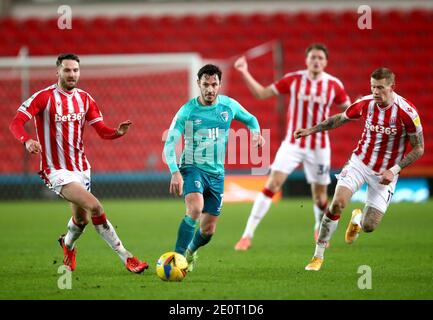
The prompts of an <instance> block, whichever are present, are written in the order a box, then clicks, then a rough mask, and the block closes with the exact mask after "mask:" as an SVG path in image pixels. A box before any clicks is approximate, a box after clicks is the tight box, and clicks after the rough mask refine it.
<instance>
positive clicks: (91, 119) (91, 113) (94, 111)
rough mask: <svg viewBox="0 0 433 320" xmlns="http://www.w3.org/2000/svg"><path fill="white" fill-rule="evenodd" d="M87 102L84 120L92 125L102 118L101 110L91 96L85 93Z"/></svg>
mask: <svg viewBox="0 0 433 320" xmlns="http://www.w3.org/2000/svg"><path fill="white" fill-rule="evenodd" d="M87 103H88V106H89V107H88V108H87V112H86V121H87V122H88V123H89V124H90V125H92V124H94V123H96V122H98V121H102V120H104V118H103V117H102V112H101V111H100V110H99V107H98V105H97V104H96V101H95V100H94V99H93V98H92V96H90V95H87Z"/></svg>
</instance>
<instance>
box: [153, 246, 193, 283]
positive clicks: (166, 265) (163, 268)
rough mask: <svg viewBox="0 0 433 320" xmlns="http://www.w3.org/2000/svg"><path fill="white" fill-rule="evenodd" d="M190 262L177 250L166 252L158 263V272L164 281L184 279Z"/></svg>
mask: <svg viewBox="0 0 433 320" xmlns="http://www.w3.org/2000/svg"><path fill="white" fill-rule="evenodd" d="M187 268H188V262H187V261H186V259H185V257H184V256H183V255H181V254H179V253H177V252H172V251H170V252H166V253H164V254H163V255H162V256H161V257H160V258H159V259H158V262H157V263H156V274H157V275H158V277H160V278H161V280H164V281H182V280H183V279H184V278H185V277H186V274H187V272H188V271H187Z"/></svg>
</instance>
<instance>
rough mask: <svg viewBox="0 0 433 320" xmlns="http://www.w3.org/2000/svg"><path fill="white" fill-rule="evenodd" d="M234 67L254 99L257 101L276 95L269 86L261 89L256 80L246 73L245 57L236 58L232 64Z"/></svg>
mask: <svg viewBox="0 0 433 320" xmlns="http://www.w3.org/2000/svg"><path fill="white" fill-rule="evenodd" d="M234 67H235V69H236V70H238V71H239V72H240V73H241V75H242V78H243V79H244V81H245V83H246V84H247V87H248V89H249V90H250V91H251V93H252V94H253V95H254V97H256V98H257V99H267V98H270V97H272V96H275V95H276V94H275V92H274V91H273V90H272V88H271V86H268V87H263V86H262V85H261V84H260V83H259V82H257V80H256V79H254V77H253V76H252V75H251V73H250V72H249V71H248V63H247V59H246V58H245V56H242V57H240V58H238V59H237V60H236V61H235V63H234Z"/></svg>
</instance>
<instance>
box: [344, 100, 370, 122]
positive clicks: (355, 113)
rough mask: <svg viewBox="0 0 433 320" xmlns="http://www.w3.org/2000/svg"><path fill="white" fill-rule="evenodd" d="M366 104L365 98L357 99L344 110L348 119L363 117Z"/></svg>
mask: <svg viewBox="0 0 433 320" xmlns="http://www.w3.org/2000/svg"><path fill="white" fill-rule="evenodd" d="M365 106H366V104H365V101H364V100H357V101H355V102H354V103H353V104H351V105H350V106H349V107H347V109H346V110H345V111H344V112H343V115H344V116H345V117H346V119H349V120H357V119H359V118H361V117H362V114H363V113H364V107H365Z"/></svg>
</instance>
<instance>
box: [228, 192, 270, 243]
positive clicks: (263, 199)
mask: <svg viewBox="0 0 433 320" xmlns="http://www.w3.org/2000/svg"><path fill="white" fill-rule="evenodd" d="M273 196H274V192H272V191H271V190H269V189H267V188H264V189H263V190H262V192H260V193H259V194H258V195H257V197H256V199H255V200H254V205H253V208H252V209H251V213H250V216H249V217H248V222H247V226H246V227H245V231H244V233H243V235H242V238H241V239H240V240H239V241H238V242H237V243H236V245H235V250H237V251H246V250H248V249H249V248H250V247H251V243H252V239H253V236H254V232H255V231H256V229H257V227H258V225H259V223H260V221H262V220H263V218H264V217H265V215H266V213H267V212H268V211H269V208H270V207H271V204H272V197H273Z"/></svg>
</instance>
